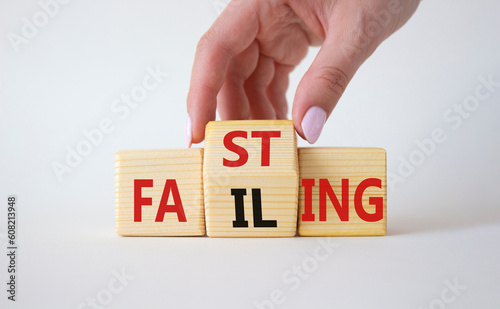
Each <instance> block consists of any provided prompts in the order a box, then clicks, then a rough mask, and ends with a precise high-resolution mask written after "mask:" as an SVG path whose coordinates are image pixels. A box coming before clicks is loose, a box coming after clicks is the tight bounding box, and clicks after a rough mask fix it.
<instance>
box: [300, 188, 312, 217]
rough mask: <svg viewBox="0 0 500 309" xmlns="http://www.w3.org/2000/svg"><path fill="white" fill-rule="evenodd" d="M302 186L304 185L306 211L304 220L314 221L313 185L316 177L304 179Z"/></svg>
mask: <svg viewBox="0 0 500 309" xmlns="http://www.w3.org/2000/svg"><path fill="white" fill-rule="evenodd" d="M302 186H303V187H304V213H303V214H302V221H314V214H313V213H312V187H314V179H302Z"/></svg>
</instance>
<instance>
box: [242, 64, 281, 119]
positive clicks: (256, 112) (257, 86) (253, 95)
mask: <svg viewBox="0 0 500 309" xmlns="http://www.w3.org/2000/svg"><path fill="white" fill-rule="evenodd" d="M273 76H274V60H273V59H271V58H269V57H267V56H264V55H262V54H260V55H259V62H258V63H257V67H256V68H255V71H254V72H253V73H252V75H250V77H249V78H248V79H247V80H246V81H245V92H246V94H247V97H248V101H249V103H250V119H276V113H275V112H274V107H273V105H272V104H271V101H269V99H268V98H267V95H266V89H267V87H268V86H269V84H271V81H272V80H273Z"/></svg>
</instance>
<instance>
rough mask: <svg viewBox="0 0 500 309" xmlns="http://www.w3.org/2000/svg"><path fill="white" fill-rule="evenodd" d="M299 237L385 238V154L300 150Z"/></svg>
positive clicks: (373, 150) (378, 151)
mask: <svg viewBox="0 0 500 309" xmlns="http://www.w3.org/2000/svg"><path fill="white" fill-rule="evenodd" d="M298 153H299V166H300V181H299V191H300V193H299V217H298V220H299V235H300V236H369V235H385V233H386V226H387V212H386V200H387V198H386V158H385V157H386V156H385V150H384V149H381V148H299V149H298Z"/></svg>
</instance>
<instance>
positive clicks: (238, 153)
mask: <svg viewBox="0 0 500 309" xmlns="http://www.w3.org/2000/svg"><path fill="white" fill-rule="evenodd" d="M203 183H204V192H205V213H206V222H207V235H208V236H211V237H293V236H295V234H296V230H297V203H298V165H297V140H296V136H295V130H294V127H293V123H292V121H288V120H255V121H215V122H210V123H208V125H207V127H206V134H205V154H204V161H203Z"/></svg>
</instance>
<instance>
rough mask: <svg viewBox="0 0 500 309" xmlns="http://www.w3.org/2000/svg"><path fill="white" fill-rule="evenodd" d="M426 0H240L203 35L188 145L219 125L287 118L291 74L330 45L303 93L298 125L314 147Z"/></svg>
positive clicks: (298, 99)
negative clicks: (379, 52)
mask: <svg viewBox="0 0 500 309" xmlns="http://www.w3.org/2000/svg"><path fill="white" fill-rule="evenodd" d="M419 2H420V1H418V0H337V1H335V0H288V1H287V0H233V1H231V2H230V3H229V4H228V6H227V7H226V8H225V9H224V11H223V12H222V13H221V15H220V16H219V18H218V19H217V20H216V21H215V22H214V24H213V25H212V27H211V28H210V29H209V30H208V31H207V32H206V33H205V34H204V35H203V37H202V38H201V39H200V41H199V43H198V47H197V49H196V55H195V59H194V64H193V69H192V75H191V85H190V89H189V93H188V98H187V108H188V114H189V117H188V121H187V123H186V140H187V142H188V144H189V145H191V143H199V142H201V141H203V139H204V135H205V125H206V124H207V123H208V122H209V121H211V120H215V112H216V109H218V111H219V115H220V117H221V119H222V120H239V119H286V115H287V111H288V106H287V102H286V97H285V94H286V89H287V88H288V78H289V77H288V75H289V73H290V72H291V71H292V70H293V69H294V67H295V66H297V65H298V64H299V62H300V61H301V60H302V59H303V58H304V57H305V56H306V54H307V50H308V48H309V46H312V45H322V46H321V49H320V50H319V52H318V54H317V56H316V58H315V59H314V61H313V63H312V64H311V67H310V68H309V70H308V71H307V72H306V74H305V75H304V76H303V77H302V80H301V81H300V84H299V86H298V88H297V91H296V94H295V98H294V103H293V109H292V120H293V123H294V126H295V130H296V131H297V133H298V134H299V135H300V136H301V137H302V138H304V139H306V140H307V141H308V142H309V143H311V144H312V143H314V142H316V140H317V139H318V137H319V135H320V134H321V130H322V129H323V125H324V123H325V121H326V119H327V118H328V116H329V115H330V113H331V112H332V110H333V109H334V107H335V105H336V104H337V102H338V100H339V98H340V96H341V95H342V93H343V92H344V90H345V88H346V87H347V84H348V83H349V81H350V80H351V79H352V77H353V75H354V73H355V72H356V71H357V69H358V68H359V67H360V66H361V64H362V63H363V62H364V61H365V60H366V59H367V58H368V57H369V56H370V55H371V54H372V53H373V52H374V51H375V49H376V48H377V46H378V45H379V44H380V43H382V41H383V40H385V39H386V38H387V37H388V36H389V35H391V34H392V33H394V32H395V31H396V30H397V29H399V28H400V27H401V26H402V25H403V24H404V23H405V22H406V21H407V20H408V19H409V18H410V17H411V15H412V14H413V13H414V12H415V10H416V8H417V6H418V3H419Z"/></svg>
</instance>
